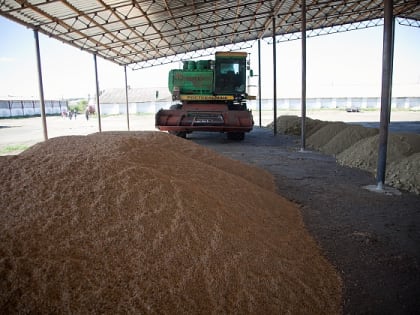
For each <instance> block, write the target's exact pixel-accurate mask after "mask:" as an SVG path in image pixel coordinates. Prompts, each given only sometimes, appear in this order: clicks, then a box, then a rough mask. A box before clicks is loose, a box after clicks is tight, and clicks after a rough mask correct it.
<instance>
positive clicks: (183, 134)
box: [169, 131, 187, 139]
mask: <svg viewBox="0 0 420 315" xmlns="http://www.w3.org/2000/svg"><path fill="white" fill-rule="evenodd" d="M169 133H170V134H171V135H174V136H177V137H180V138H184V139H185V138H186V137H187V132H186V131H169Z"/></svg>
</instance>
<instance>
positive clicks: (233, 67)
mask: <svg viewBox="0 0 420 315" xmlns="http://www.w3.org/2000/svg"><path fill="white" fill-rule="evenodd" d="M245 80H246V55H245V56H234V57H225V56H216V67H215V73H214V81H215V92H216V94H242V93H245Z"/></svg>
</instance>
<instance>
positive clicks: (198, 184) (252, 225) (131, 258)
mask: <svg viewBox="0 0 420 315" xmlns="http://www.w3.org/2000/svg"><path fill="white" fill-rule="evenodd" d="M0 165H1V168H0V170H1V171H0V182H1V183H2V187H1V190H0V204H1V205H2V207H1V209H0V222H1V226H0V257H1V260H0V310H1V312H2V313H85V312H89V313H163V314H168V313H172V314H173V313H241V314H243V313H261V314H270V313H271V314H283V313H292V314H295V313H305V314H309V313H310V314H337V313H339V312H340V301H341V280H340V278H339V276H338V274H337V272H336V271H335V269H334V268H333V267H332V266H331V265H330V264H329V263H328V262H327V261H326V260H325V259H324V257H323V256H322V255H321V253H320V250H319V248H318V247H317V245H316V243H315V242H314V240H313V239H312V238H311V237H310V235H309V234H308V232H307V231H306V230H305V227H304V225H303V222H302V218H301V216H300V213H299V209H298V208H297V207H296V205H295V204H293V203H291V202H289V201H287V200H285V199H284V198H282V197H281V196H279V195H278V194H276V193H275V186H274V183H273V178H272V176H271V175H269V174H268V173H266V172H264V171H262V170H260V169H257V168H254V167H251V166H247V165H245V164H241V163H240V162H237V161H233V160H230V159H227V158H224V157H222V156H220V155H218V154H216V153H214V152H213V151H211V150H208V149H205V148H203V147H201V146H199V145H196V144H194V143H191V142H189V141H187V140H184V139H180V138H177V137H174V136H170V135H168V134H164V133H158V132H136V133H128V132H117V133H115V132H114V133H101V134H95V135H90V136H86V137H84V136H72V137H62V138H55V139H51V140H49V141H47V142H44V143H40V144H37V145H35V146H34V147H32V148H30V149H28V150H27V151H25V152H23V153H22V154H20V155H18V156H14V157H2V158H0Z"/></svg>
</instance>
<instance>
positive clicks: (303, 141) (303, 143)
mask: <svg viewBox="0 0 420 315" xmlns="http://www.w3.org/2000/svg"><path fill="white" fill-rule="evenodd" d="M305 148H306V0H302V123H301V148H300V150H301V151H305Z"/></svg>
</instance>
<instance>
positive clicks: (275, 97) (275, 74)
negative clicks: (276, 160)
mask: <svg viewBox="0 0 420 315" xmlns="http://www.w3.org/2000/svg"><path fill="white" fill-rule="evenodd" d="M273 102H274V103H273V112H274V114H273V116H274V117H273V118H274V119H273V127H274V135H276V134H277V54H276V18H275V17H274V16H273Z"/></svg>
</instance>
